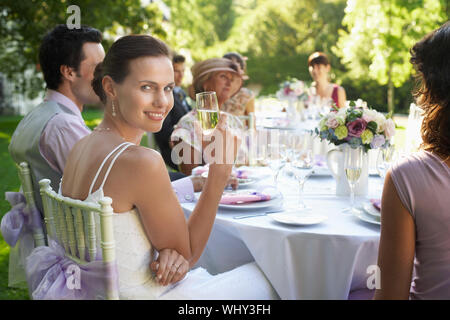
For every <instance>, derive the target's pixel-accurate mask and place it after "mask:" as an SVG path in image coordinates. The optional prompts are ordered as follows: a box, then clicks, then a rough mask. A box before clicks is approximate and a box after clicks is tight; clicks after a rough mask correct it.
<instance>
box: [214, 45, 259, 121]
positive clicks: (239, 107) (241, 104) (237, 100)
mask: <svg viewBox="0 0 450 320" xmlns="http://www.w3.org/2000/svg"><path fill="white" fill-rule="evenodd" d="M223 58H225V59H229V60H231V61H233V62H235V63H236V64H237V65H238V67H239V73H241V74H242V80H248V76H247V75H246V74H245V73H246V71H247V64H246V59H247V57H242V56H241V55H240V54H239V53H236V52H229V53H226V54H225V55H224V56H223ZM236 85H239V84H238V83H237V82H236ZM221 110H222V111H225V112H228V113H231V114H233V115H235V116H246V115H248V114H249V113H251V112H255V95H254V94H253V92H252V91H251V90H250V89H247V88H244V87H241V88H240V90H239V91H238V92H237V93H236V94H235V95H234V96H232V97H231V98H230V99H228V100H227V101H225V103H224V104H223V106H222V109H221Z"/></svg>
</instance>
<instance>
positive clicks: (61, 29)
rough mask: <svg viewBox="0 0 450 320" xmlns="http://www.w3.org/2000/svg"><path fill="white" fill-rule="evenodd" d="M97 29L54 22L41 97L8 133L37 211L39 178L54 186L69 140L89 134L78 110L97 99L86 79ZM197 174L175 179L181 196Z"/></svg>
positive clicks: (95, 59)
mask: <svg viewBox="0 0 450 320" xmlns="http://www.w3.org/2000/svg"><path fill="white" fill-rule="evenodd" d="M101 41H102V34H101V33H100V31H98V30H97V29H94V28H91V27H88V26H81V28H80V29H69V28H68V27H67V26H66V25H58V26H56V27H55V28H54V29H53V30H51V31H50V32H49V33H48V34H47V35H46V36H45V37H44V39H43V41H42V44H41V46H40V49H39V61H40V66H41V69H42V72H43V74H44V80H45V83H46V85H47V95H46V97H45V99H44V101H43V102H42V103H41V104H40V105H38V106H37V107H36V108H34V109H33V110H32V111H31V112H30V113H28V114H27V115H26V116H25V117H24V118H23V119H22V120H21V121H20V123H19V125H18V126H17V128H16V130H15V131H14V134H13V136H12V138H11V143H10V145H9V152H10V154H11V157H12V158H13V160H14V161H15V162H16V163H17V164H20V163H21V162H22V161H26V162H28V164H29V166H30V170H31V175H32V180H33V181H32V183H33V189H34V192H35V200H36V202H37V205H38V208H39V210H40V212H42V203H41V196H40V193H39V183H38V182H39V180H41V179H43V178H48V179H50V180H51V181H52V188H54V189H55V190H57V189H58V186H59V181H60V180H61V176H62V173H63V171H64V167H65V164H66V160H67V157H68V155H69V152H70V150H71V149H72V147H73V146H74V144H75V143H76V142H77V141H78V140H80V139H81V138H83V137H84V136H86V135H88V134H89V133H90V132H91V130H90V129H89V128H88V127H87V126H86V124H85V122H84V120H83V118H82V115H81V112H82V111H83V106H84V105H85V104H99V103H100V100H99V99H98V96H97V95H96V94H95V93H94V91H93V89H92V86H91V82H92V80H93V78H94V69H95V66H96V65H97V64H98V63H99V62H101V61H102V60H103V58H104V57H105V52H104V50H103V47H102V45H101ZM202 186H203V180H202V179H201V178H198V177H192V178H185V179H181V180H179V181H176V182H174V184H173V187H174V188H175V191H176V193H177V195H178V197H179V199H180V201H192V200H193V199H194V194H193V192H194V191H201V189H202Z"/></svg>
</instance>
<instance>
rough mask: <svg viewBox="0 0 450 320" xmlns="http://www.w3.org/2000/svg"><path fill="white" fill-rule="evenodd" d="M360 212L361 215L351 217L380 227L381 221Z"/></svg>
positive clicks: (356, 214)
mask: <svg viewBox="0 0 450 320" xmlns="http://www.w3.org/2000/svg"><path fill="white" fill-rule="evenodd" d="M360 211H361V213H353V215H354V216H355V217H357V218H358V219H360V220H362V221H365V222H368V223H371V224H376V225H381V221H380V219H379V218H377V217H374V216H372V215H370V214H368V213H366V212H365V211H364V210H360Z"/></svg>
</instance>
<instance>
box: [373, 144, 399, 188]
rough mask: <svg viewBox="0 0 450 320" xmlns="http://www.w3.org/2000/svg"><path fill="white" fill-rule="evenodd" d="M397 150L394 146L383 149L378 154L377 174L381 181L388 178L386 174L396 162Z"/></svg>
mask: <svg viewBox="0 0 450 320" xmlns="http://www.w3.org/2000/svg"><path fill="white" fill-rule="evenodd" d="M395 158H396V157H395V148H394V146H392V145H391V146H389V147H386V148H381V149H380V150H379V152H378V157H377V172H378V174H379V175H380V177H381V179H383V181H384V178H385V177H386V173H387V171H388V170H389V168H390V167H391V164H392V162H393V161H394V160H395Z"/></svg>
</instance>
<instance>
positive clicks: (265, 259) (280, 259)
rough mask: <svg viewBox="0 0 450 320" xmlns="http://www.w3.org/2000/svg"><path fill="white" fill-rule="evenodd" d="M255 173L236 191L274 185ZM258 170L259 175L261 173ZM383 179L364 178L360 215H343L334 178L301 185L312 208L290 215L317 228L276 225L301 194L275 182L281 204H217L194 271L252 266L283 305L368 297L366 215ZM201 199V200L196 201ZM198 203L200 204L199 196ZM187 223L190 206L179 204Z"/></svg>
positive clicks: (376, 228)
mask: <svg viewBox="0 0 450 320" xmlns="http://www.w3.org/2000/svg"><path fill="white" fill-rule="evenodd" d="M247 169H248V170H253V172H255V170H256V172H257V174H256V175H255V174H253V176H254V177H255V176H256V177H258V176H260V177H261V178H260V179H258V178H255V179H254V180H255V181H254V183H253V184H252V185H249V186H242V187H241V188H240V189H238V191H239V190H245V189H246V188H247V189H249V190H252V189H255V190H258V189H261V187H262V186H267V185H270V184H271V183H272V184H273V179H272V176H270V174H271V171H270V169H269V168H267V167H247ZM258 170H259V171H258ZM382 184H383V181H382V179H381V178H380V177H379V176H377V175H375V174H372V175H370V176H369V192H368V194H367V195H366V196H360V197H356V198H355V201H356V205H357V207H359V208H360V209H361V213H364V214H361V215H355V214H348V213H347V214H346V213H343V212H342V211H343V209H345V208H348V207H349V205H350V199H349V197H347V196H336V190H335V181H334V179H333V177H332V176H331V175H330V174H329V173H327V171H326V170H325V171H324V170H322V171H321V172H319V171H317V172H316V173H314V174H312V175H311V176H310V177H309V179H308V180H307V181H306V183H305V185H304V192H303V199H304V203H305V204H306V205H307V206H308V207H309V210H306V211H302V210H298V211H299V212H298V213H296V212H292V210H291V211H289V213H287V214H294V215H295V214H299V213H301V214H308V215H312V216H313V217H319V216H320V217H321V218H323V219H325V220H324V221H321V222H320V223H316V224H310V225H308V224H298V223H296V222H295V221H294V222H293V223H289V221H288V223H287V222H286V221H282V222H280V219H277V217H279V216H280V213H283V214H285V215H286V212H285V209H286V207H287V205H288V204H289V206H291V205H292V203H293V202H295V201H297V200H295V198H296V197H298V195H297V194H296V192H297V190H296V189H295V187H293V186H292V185H288V184H284V183H278V185H277V186H276V187H277V190H278V191H279V198H278V199H271V200H270V201H266V204H264V203H262V202H259V203H257V202H255V203H248V204H245V205H244V204H243V205H235V206H233V205H220V204H219V208H218V211H217V215H216V219H215V222H214V226H213V229H212V232H211V235H210V237H209V240H208V243H207V245H206V248H205V250H204V252H203V254H202V256H201V258H200V259H199V261H198V262H197V264H196V266H195V267H203V268H205V269H207V270H208V271H209V272H210V273H211V274H217V273H222V272H226V271H229V270H231V269H233V268H236V267H238V266H240V265H242V264H245V263H248V262H251V261H255V262H256V263H257V265H258V266H259V267H260V268H261V270H262V271H263V272H264V274H265V276H266V277H267V279H268V280H269V281H270V283H271V284H272V286H273V287H274V289H275V290H276V291H277V293H278V295H279V296H280V298H281V299H295V300H298V299H339V300H340V299H352V297H356V298H361V297H362V298H366V299H370V298H371V296H372V295H373V293H374V288H375V287H376V285H378V284H377V279H379V275H377V274H375V273H376V272H377V267H376V264H377V255H378V244H379V237H380V223H379V219H378V220H377V219H375V218H374V219H372V218H373V217H374V216H370V217H371V218H370V219H369V215H367V212H365V211H364V210H363V207H364V206H365V207H366V208H368V206H370V205H371V202H370V199H379V198H380V197H381V191H382ZM197 196H198V195H197ZM197 199H198V198H197ZM182 207H183V210H184V213H185V216H186V217H189V215H190V214H191V213H192V211H193V209H194V207H195V202H191V203H183V204H182Z"/></svg>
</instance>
